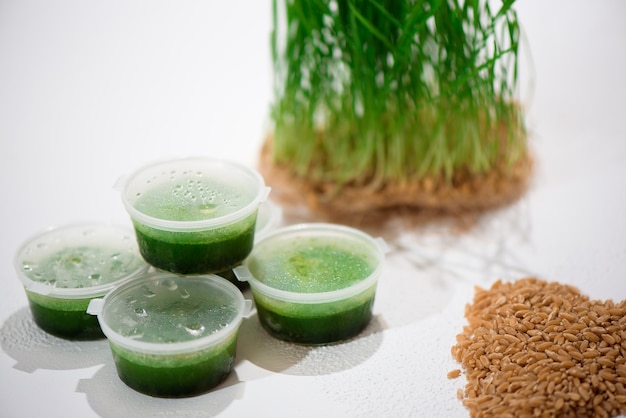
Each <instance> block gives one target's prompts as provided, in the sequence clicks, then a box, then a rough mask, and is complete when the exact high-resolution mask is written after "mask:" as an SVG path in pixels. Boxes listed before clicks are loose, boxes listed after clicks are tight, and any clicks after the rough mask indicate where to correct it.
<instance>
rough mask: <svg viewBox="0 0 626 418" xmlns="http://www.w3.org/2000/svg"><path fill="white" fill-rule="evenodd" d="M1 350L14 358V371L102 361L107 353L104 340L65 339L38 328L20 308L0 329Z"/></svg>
mask: <svg viewBox="0 0 626 418" xmlns="http://www.w3.org/2000/svg"><path fill="white" fill-rule="evenodd" d="M0 345H1V346H2V350H3V351H4V352H5V353H7V355H9V356H10V357H11V358H13V359H15V360H16V362H17V363H16V364H15V365H14V366H13V367H14V368H15V369H17V370H21V371H24V372H27V373H32V372H34V371H35V370H37V369H48V370H74V369H82V368H85V367H92V366H97V365H99V364H103V363H105V362H106V361H107V359H108V358H109V357H110V356H111V353H110V349H109V345H108V343H107V341H106V340H105V339H100V340H92V341H80V340H78V341H75V340H65V339H62V338H58V337H55V336H53V335H50V334H48V333H46V332H45V331H43V330H41V329H40V328H39V327H38V326H37V324H35V321H34V320H33V318H32V316H31V313H30V309H29V308H28V307H24V308H22V309H19V310H18V311H17V312H15V313H14V314H12V315H11V316H9V317H8V318H7V320H6V321H5V322H4V324H2V328H1V329H0Z"/></svg>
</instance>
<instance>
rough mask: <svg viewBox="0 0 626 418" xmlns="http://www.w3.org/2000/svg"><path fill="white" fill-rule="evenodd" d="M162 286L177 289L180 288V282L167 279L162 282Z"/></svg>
mask: <svg viewBox="0 0 626 418" xmlns="http://www.w3.org/2000/svg"><path fill="white" fill-rule="evenodd" d="M161 286H163V287H165V288H166V289H168V290H176V289H178V284H176V282H175V281H174V280H172V279H165V280H163V281H162V282H161Z"/></svg>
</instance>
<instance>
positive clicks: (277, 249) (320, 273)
mask: <svg viewBox="0 0 626 418" xmlns="http://www.w3.org/2000/svg"><path fill="white" fill-rule="evenodd" d="M386 251H387V246H386V244H385V242H384V241H383V240H382V239H380V238H376V239H375V238H373V237H371V236H370V235H368V234H366V233H364V232H362V231H360V230H357V229H355V228H351V227H347V226H342V225H335V224H325V223H309V224H299V225H293V226H288V227H284V228H279V229H277V230H275V231H273V232H271V233H269V234H267V235H266V236H265V237H264V238H263V239H261V240H259V241H258V242H257V243H256V245H255V247H254V249H253V250H252V253H251V254H250V256H249V257H248V258H247V259H246V260H245V261H244V263H243V264H242V265H241V266H239V267H236V268H235V269H234V273H235V275H236V276H237V278H238V279H239V280H241V281H246V282H248V283H249V284H250V289H251V291H252V296H253V298H254V302H255V306H256V310H257V315H258V318H259V321H260V322H261V325H262V326H263V327H264V328H265V329H266V330H267V331H268V332H269V333H270V334H271V335H272V336H274V337H276V338H279V339H282V340H286V341H291V342H295V343H300V344H327V343H332V342H336V341H341V340H345V339H348V338H351V337H353V336H355V335H357V334H358V333H360V332H361V331H362V330H363V329H364V328H365V327H366V326H367V325H368V323H369V322H370V320H371V318H372V310H373V304H374V299H375V295H376V287H377V283H378V279H379V277H380V275H381V272H382V268H383V264H384V258H385V253H386Z"/></svg>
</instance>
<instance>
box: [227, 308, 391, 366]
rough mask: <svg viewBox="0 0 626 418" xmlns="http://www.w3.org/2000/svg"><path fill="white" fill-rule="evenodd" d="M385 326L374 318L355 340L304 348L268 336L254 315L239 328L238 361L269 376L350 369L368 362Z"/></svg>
mask: <svg viewBox="0 0 626 418" xmlns="http://www.w3.org/2000/svg"><path fill="white" fill-rule="evenodd" d="M385 328H386V324H385V322H384V320H383V319H382V317H381V316H379V315H375V316H374V317H373V318H372V321H371V322H370V323H369V325H368V326H367V327H366V328H365V329H364V330H363V331H362V332H361V333H360V334H358V335H357V336H355V337H353V338H351V339H349V340H346V341H341V342H338V343H334V344H328V345H320V346H306V345H299V344H294V343H289V342H286V341H282V340H279V339H276V338H274V337H272V336H270V335H269V334H268V333H267V332H266V331H265V330H264V329H263V327H262V326H261V324H260V322H259V320H258V317H257V315H256V314H253V315H251V316H250V317H248V318H246V320H244V321H243V323H242V324H241V330H240V332H239V341H238V346H237V358H238V359H240V360H244V359H245V360H248V361H250V362H251V363H253V364H255V365H257V366H258V367H261V368H262V369H265V370H268V371H270V372H276V373H284V374H289V375H297V376H317V375H326V374H331V373H336V372H339V371H343V370H348V369H351V368H353V367H355V366H357V365H358V364H360V363H362V362H363V361H365V360H367V359H368V358H370V357H371V356H372V355H373V354H374V353H375V352H376V351H377V350H378V348H379V347H380V345H381V343H382V339H383V332H382V331H383V330H384V329H385Z"/></svg>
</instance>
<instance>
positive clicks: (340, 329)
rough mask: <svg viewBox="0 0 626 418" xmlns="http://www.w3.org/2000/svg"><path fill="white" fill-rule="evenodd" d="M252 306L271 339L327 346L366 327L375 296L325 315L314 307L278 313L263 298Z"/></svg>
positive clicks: (352, 335)
mask: <svg viewBox="0 0 626 418" xmlns="http://www.w3.org/2000/svg"><path fill="white" fill-rule="evenodd" d="M333 303H335V304H337V302H333ZM255 305H256V309H257V314H258V317H259V321H260V322H261V325H262V326H263V328H265V329H266V330H267V331H268V332H269V333H270V334H271V335H272V336H274V337H276V338H278V339H281V340H285V341H290V342H295V343H299V344H310V345H315V344H328V343H332V342H337V341H342V340H346V339H348V338H351V337H354V336H355V335H357V334H358V333H360V332H361V331H362V330H363V329H364V328H365V327H366V326H367V325H368V324H369V322H370V321H371V319H372V308H373V306H374V294H372V295H371V296H370V297H369V298H367V299H365V300H364V301H363V302H360V303H358V304H356V305H351V306H350V307H347V308H344V309H341V308H337V309H335V310H329V311H328V312H327V313H324V312H315V310H316V306H315V305H313V306H307V305H300V306H299V307H298V309H297V310H294V311H293V312H279V311H278V310H276V309H275V308H274V307H272V304H271V303H269V304H266V303H265V302H264V300H263V299H262V298H255Z"/></svg>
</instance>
